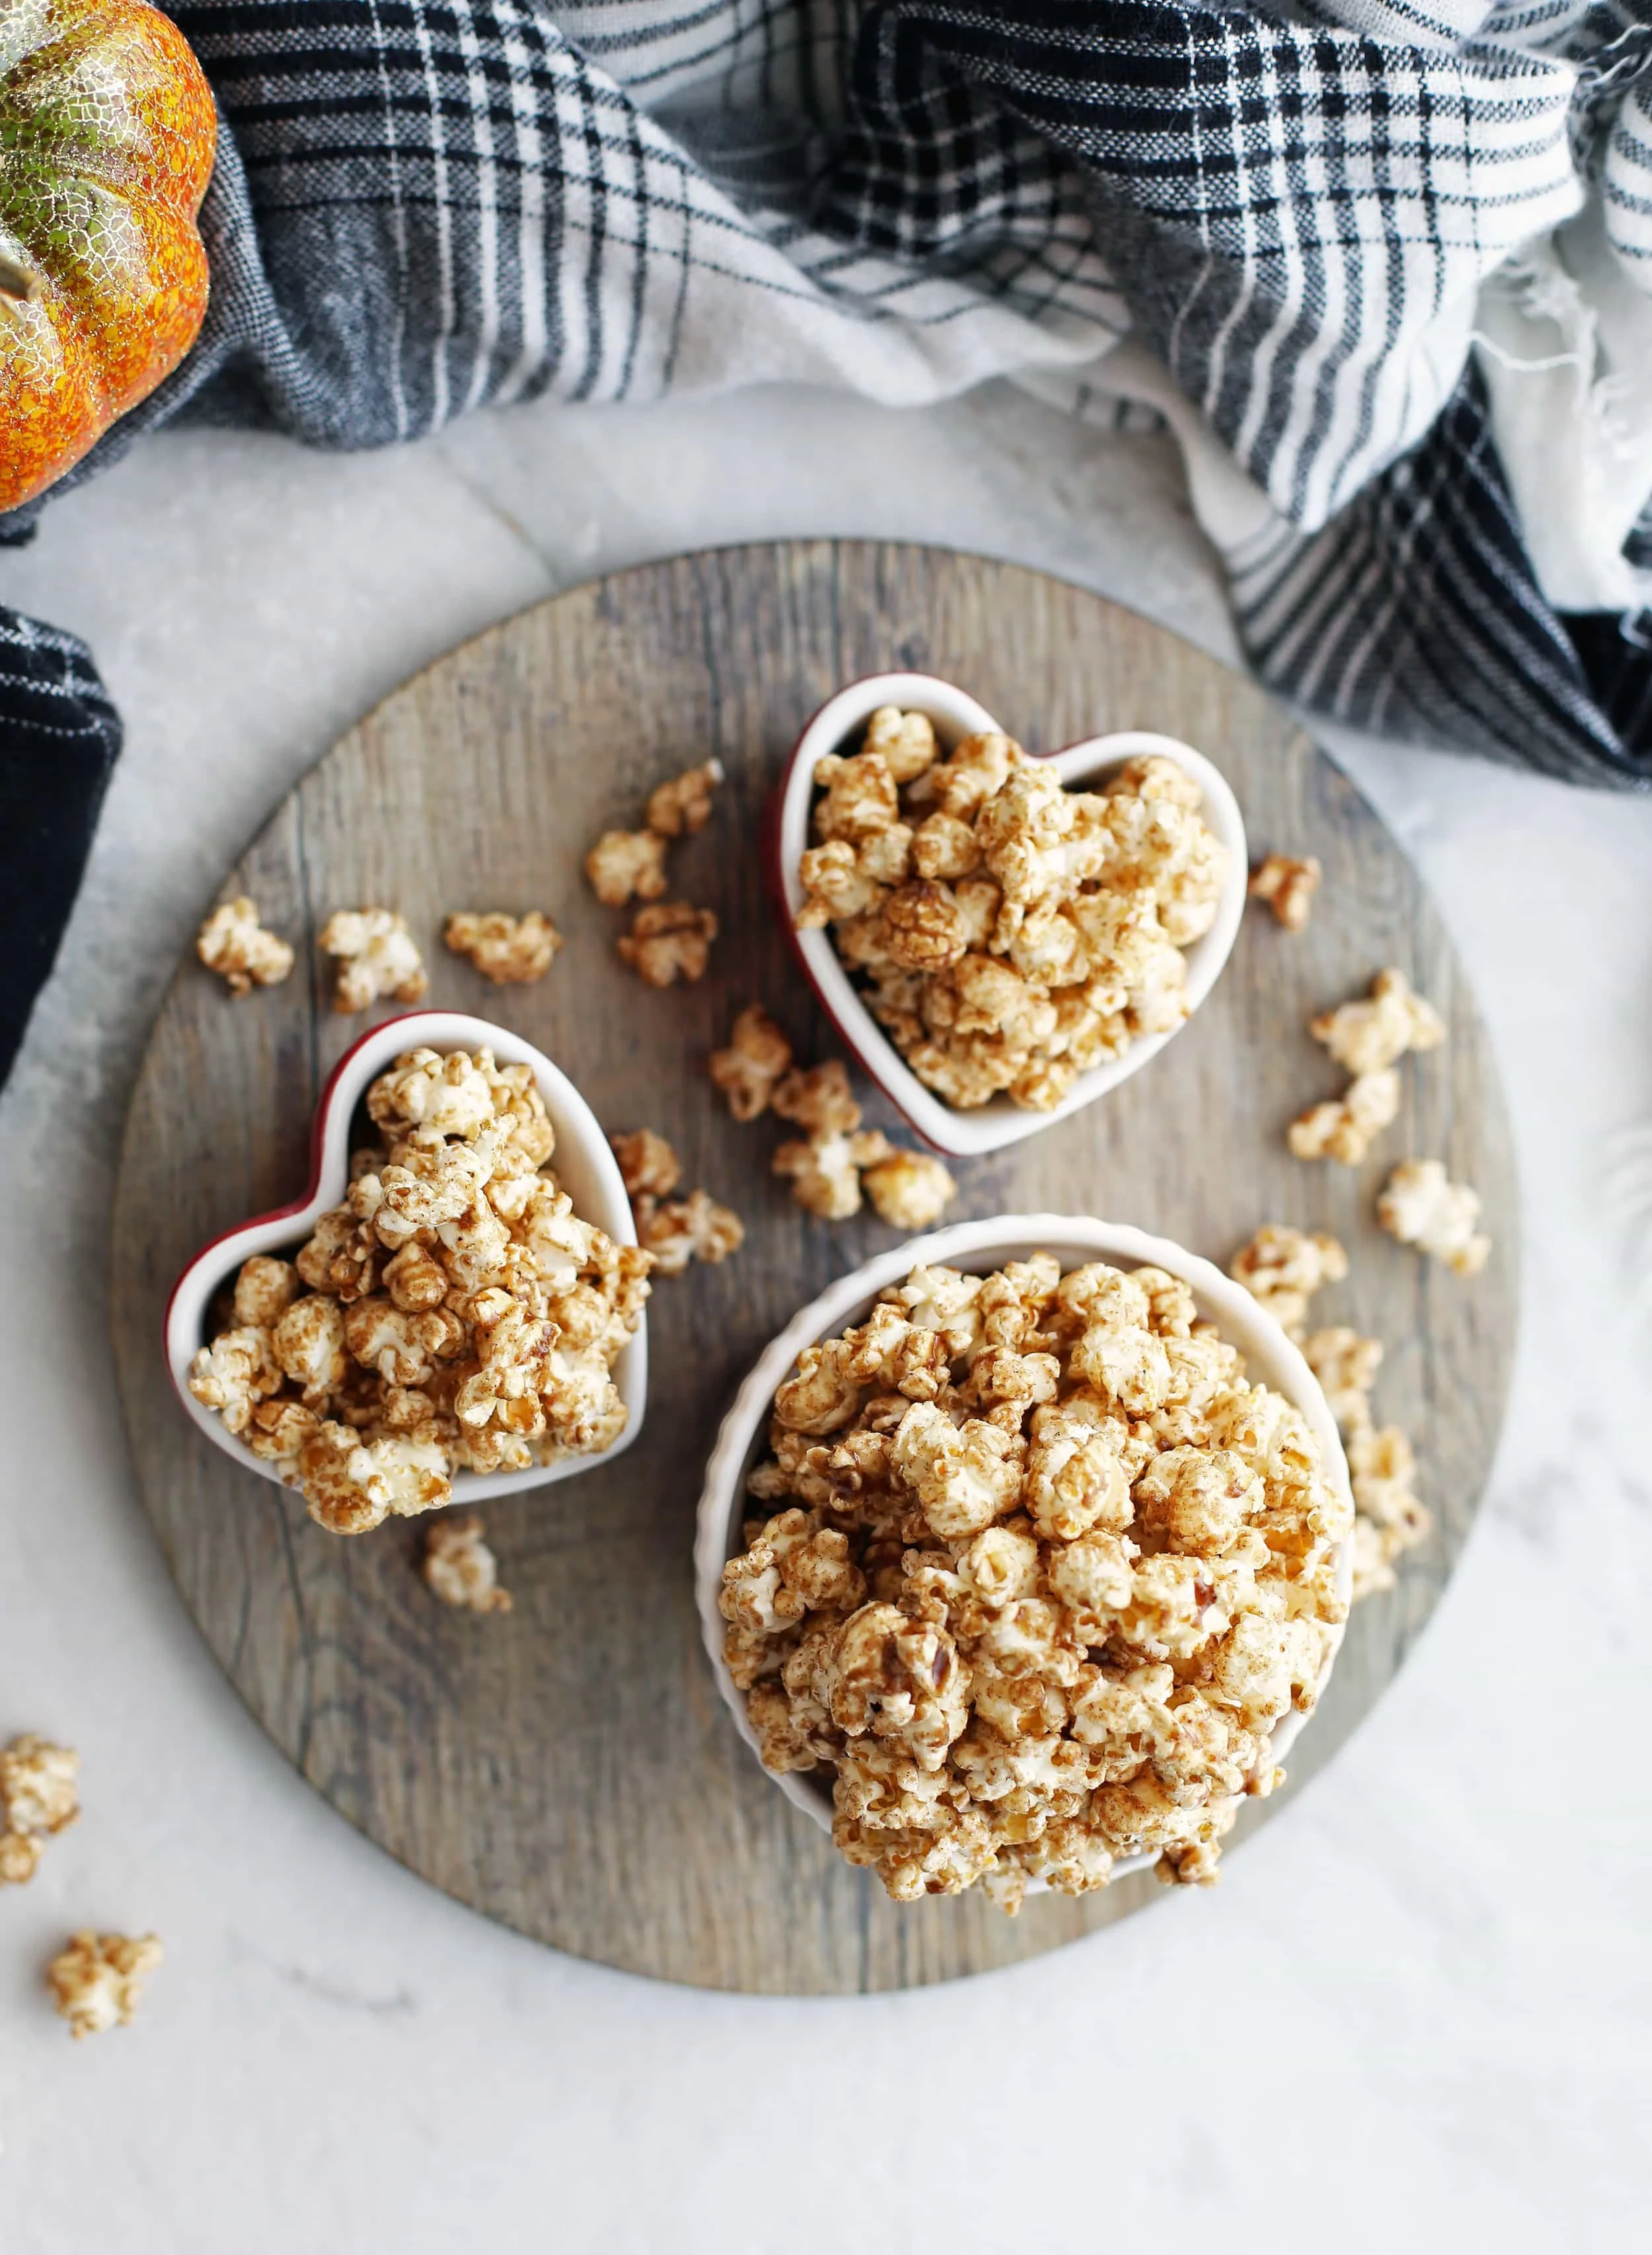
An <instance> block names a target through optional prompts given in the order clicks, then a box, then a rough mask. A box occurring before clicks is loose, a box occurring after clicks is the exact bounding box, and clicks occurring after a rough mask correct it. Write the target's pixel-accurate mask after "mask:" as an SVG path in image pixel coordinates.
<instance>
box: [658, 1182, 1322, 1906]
mask: <svg viewBox="0 0 1652 2255" xmlns="http://www.w3.org/2000/svg"><path fill="white" fill-rule="evenodd" d="M1034 1253H1053V1254H1055V1256H1056V1258H1057V1259H1058V1261H1060V1262H1061V1265H1062V1267H1063V1268H1064V1269H1067V1268H1080V1267H1082V1265H1083V1264H1084V1263H1085V1262H1086V1261H1111V1262H1112V1263H1113V1264H1114V1267H1115V1268H1164V1269H1168V1270H1169V1272H1170V1275H1172V1276H1179V1277H1181V1278H1182V1279H1183V1281H1184V1282H1185V1283H1186V1284H1188V1285H1189V1286H1190V1287H1191V1289H1192V1294H1193V1297H1194V1300H1195V1302H1196V1303H1197V1304H1198V1307H1199V1313H1200V1315H1201V1316H1205V1317H1208V1318H1209V1319H1210V1320H1211V1322H1213V1323H1214V1324H1217V1325H1218V1326H1219V1327H1220V1331H1221V1334H1222V1336H1223V1338H1226V1339H1227V1341H1228V1342H1229V1344H1230V1345H1234V1346H1236V1347H1237V1348H1238V1349H1239V1350H1240V1352H1241V1354H1242V1355H1243V1356H1244V1358H1245V1367H1246V1375H1247V1376H1248V1378H1250V1379H1251V1380H1253V1381H1260V1382H1261V1383H1262V1384H1263V1385H1267V1386H1271V1387H1274V1388H1275V1389H1276V1391H1277V1392H1278V1393H1281V1394H1284V1395H1285V1396H1286V1397H1287V1398H1288V1399H1289V1400H1290V1401H1294V1402H1295V1403H1296V1405H1297V1408H1299V1409H1300V1410H1301V1411H1302V1413H1303V1415H1304V1416H1305V1417H1306V1418H1307V1420H1308V1422H1309V1423H1310V1424H1311V1426H1312V1428H1313V1432H1314V1437H1315V1438H1316V1439H1317V1440H1318V1444H1319V1447H1320V1450H1321V1451H1322V1453H1323V1456H1324V1458H1325V1466H1326V1469H1327V1472H1329V1474H1330V1477H1331V1478H1332V1479H1333V1480H1335V1481H1336V1483H1337V1485H1338V1486H1339V1487H1340V1488H1341V1489H1342V1491H1343V1493H1344V1494H1345V1495H1346V1494H1348V1493H1349V1487H1348V1467H1347V1461H1346V1458H1345V1457H1344V1455H1343V1452H1342V1442H1341V1438H1340V1436H1339V1434H1338V1431H1337V1424H1336V1420H1335V1418H1334V1417H1333V1416H1332V1414H1331V1411H1330V1408H1329V1406H1328V1405H1327V1403H1326V1401H1325V1395H1324V1394H1323V1393H1322V1392H1321V1390H1320V1387H1319V1381H1318V1379H1316V1378H1315V1376H1314V1374H1313V1373H1312V1371H1311V1370H1310V1369H1309V1367H1308V1366H1307V1364H1306V1363H1305V1362H1304V1360H1303V1358H1302V1354H1301V1351H1300V1350H1299V1349H1298V1348H1297V1347H1296V1346H1295V1345H1292V1343H1291V1341H1290V1339H1288V1338H1286V1337H1285V1334H1284V1332H1283V1331H1282V1330H1281V1329H1280V1327H1279V1325H1278V1324H1276V1322H1275V1321H1274V1319H1273V1317H1271V1316H1270V1315H1269V1314H1268V1313H1267V1312H1266V1310H1264V1309H1262V1307H1260V1306H1259V1305H1258V1303H1256V1302H1255V1300H1254V1299H1253V1298H1252V1297H1251V1296H1250V1294H1249V1293H1248V1291H1247V1290H1246V1289H1245V1288H1244V1286H1243V1285H1242V1284H1236V1283H1235V1282H1234V1280H1233V1278H1232V1277H1231V1276H1225V1275H1223V1274H1222V1272H1221V1270H1220V1268H1216V1267H1215V1266H1214V1265H1213V1263H1212V1262H1210V1261H1204V1260H1201V1259H1200V1258H1199V1254H1196V1253H1189V1252H1187V1251H1186V1250H1185V1248H1184V1247H1182V1246H1179V1245H1176V1244H1173V1243H1172V1242H1171V1241H1170V1239H1169V1238H1167V1237H1149V1235H1148V1234H1147V1233H1146V1232H1145V1231H1144V1230H1140V1229H1132V1228H1130V1227H1128V1226H1127V1225H1125V1224H1124V1223H1121V1222H1113V1221H1098V1220H1095V1219H1093V1218H1092V1217H1090V1216H1088V1215H1085V1214H1062V1213H1002V1214H997V1215H995V1216H994V1217H993V1219H990V1220H988V1221H961V1222H959V1223H957V1224H955V1225H954V1226H953V1227H952V1228H950V1229H938V1230H935V1231H934V1232H932V1233H931V1234H930V1235H929V1236H927V1237H918V1238H913V1239H911V1240H909V1241H908V1242H907V1243H906V1244H904V1245H899V1246H896V1248H895V1249H894V1251H893V1252H890V1253H880V1254H878V1256H877V1257H876V1259H875V1260H873V1261H867V1262H866V1263H865V1264H864V1266H863V1267H861V1268H856V1269H855V1270H854V1272H853V1274H851V1275H847V1276H840V1278H839V1279H838V1281H837V1282H836V1283H835V1284H833V1285H831V1286H829V1287H828V1288H827V1289H826V1291H824V1292H822V1293H821V1295H820V1296H819V1299H816V1300H812V1301H811V1302H810V1303H809V1305H808V1306H807V1307H806V1308H804V1309H803V1310H800V1311H799V1313H798V1315H797V1316H795V1317H793V1318H792V1320H791V1323H790V1324H787V1326H786V1328H785V1330H784V1331H782V1332H781V1333H780V1335H779V1337H778V1338H777V1339H775V1340H774V1341H773V1342H772V1343H771V1344H770V1345H769V1346H767V1347H765V1348H764V1350H763V1353H762V1354H761V1355H760V1356H759V1357H758V1359H757V1360H756V1363H755V1364H754V1365H753V1366H752V1369H751V1372H750V1374H749V1376H748V1377H747V1379H746V1380H745V1382H744V1384H743V1385H742V1387H741V1388H740V1391H739V1393H738V1394H736V1395H735V1400H734V1404H733V1406H732V1408H730V1409H729V1411H728V1416H726V1417H725V1418H724V1419H723V1422H722V1424H721V1428H720V1430H719V1431H718V1435H717V1441H716V1445H715V1447H714V1449H713V1451H712V1454H711V1460H710V1462H709V1463H708V1464H707V1465H706V1484H705V1486H704V1487H703V1488H702V1489H701V1491H700V1498H699V1517H698V1520H697V1521H696V1524H695V1531H694V1591H695V1599H696V1603H697V1604H698V1605H699V1625H700V1634H701V1636H702V1638H703V1639H704V1640H705V1646H706V1655H707V1657H708V1658H709V1659H710V1661H711V1665H712V1673H713V1674H714V1675H715V1677H716V1678H717V1688H718V1689H719V1690H720V1691H721V1694H722V1697H723V1703H724V1704H725V1705H726V1706H727V1707H728V1711H729V1713H730V1714H731V1715H732V1716H733V1717H734V1719H735V1729H736V1730H737V1731H738V1732H740V1735H741V1737H742V1739H744V1740H745V1742H746V1744H747V1746H749V1747H750V1749H751V1753H752V1759H753V1760H758V1761H760V1760H761V1757H760V1756H759V1754H758V1752H757V1739H756V1733H755V1732H754V1731H753V1730H752V1727H751V1725H750V1723H749V1720H748V1719H747V1715H746V1703H745V1700H744V1697H742V1694H741V1693H740V1692H739V1691H738V1690H736V1689H735V1683H734V1679H733V1678H732V1676H731V1675H729V1673H728V1662H727V1661H725V1660H724V1658H723V1629H724V1623H723V1618H722V1615H721V1613H720V1612H718V1610H717V1594H718V1591H719V1590H720V1589H721V1585H722V1570H723V1568H724V1566H725V1565H726V1564H727V1563H728V1560H729V1559H730V1558H732V1557H735V1556H736V1555H737V1554H738V1553H739V1551H740V1550H741V1549H742V1547H743V1546H742V1542H741V1523H742V1521H743V1520H744V1519H746V1518H747V1517H748V1516H749V1515H751V1511H750V1506H749V1499H748V1497H747V1495H746V1476H747V1474H748V1473H749V1472H750V1470H751V1469H752V1466H753V1465H754V1463H755V1462H756V1459H757V1458H759V1457H760V1455H761V1454H762V1453H763V1450H764V1448H765V1446H766V1443H767V1437H768V1430H769V1418H770V1412H771V1410H772V1408H773V1407H774V1397H775V1393H776V1390H777V1387H779V1386H780V1385H781V1383H782V1381H783V1380H785V1379H787V1378H789V1377H790V1376H791V1371H792V1367H793V1366H794V1365H795V1363H796V1362H797V1359H798V1354H799V1353H800V1352H801V1351H802V1350H803V1349H804V1348H805V1346H812V1345H815V1343H816V1342H817V1341H818V1340H819V1339H823V1338H834V1337H836V1336H837V1335H838V1334H839V1333H840V1332H841V1331H844V1330H846V1329H847V1327H848V1326H849V1325H850V1324H857V1323H861V1322H863V1321H864V1320H865V1318H866V1316H867V1313H868V1310H869V1309H870V1308H871V1306H872V1303H873V1302H874V1301H875V1299H876V1297H877V1296H878V1294H879V1293H880V1292H882V1291H883V1290H885V1289H887V1288H888V1287H889V1285H891V1284H898V1283H900V1282H902V1280H903V1278H904V1277H905V1276H906V1275H907V1274H908V1273H909V1271H910V1270H911V1269H913V1268H917V1266H918V1265H919V1264H920V1263H931V1264H945V1265H946V1267H948V1268H961V1269H963V1270H964V1271H965V1272H966V1273H967V1274H969V1275H985V1274H987V1273H988V1271H990V1270H992V1269H994V1268H1002V1267H1003V1265H1004V1263H1005V1262H1006V1261H1024V1260H1026V1259H1027V1258H1028V1257H1029V1255H1030V1254H1034ZM1337 1587H1338V1589H1339V1591H1340V1592H1341V1594H1342V1597H1343V1598H1344V1600H1345V1602H1346V1600H1347V1599H1348V1598H1350V1597H1351V1596H1352V1593H1353V1542H1352V1541H1351V1540H1350V1541H1346V1542H1343V1543H1342V1544H1341V1545H1340V1546H1339V1550H1338V1554H1337ZM1341 1642H1342V1630H1341V1629H1340V1628H1339V1629H1338V1630H1337V1631H1336V1633H1335V1635H1334V1638H1333V1640H1332V1645H1331V1648H1330V1650H1329V1652H1328V1653H1327V1654H1326V1656H1325V1668H1324V1669H1323V1671H1322V1672H1321V1675H1320V1678H1319V1684H1318V1689H1319V1690H1320V1691H1321V1692H1323V1691H1324V1689H1325V1685H1326V1683H1327V1682H1329V1681H1330V1676H1331V1670H1332V1664H1333V1663H1334V1661H1335V1659H1336V1655H1337V1651H1338V1648H1339V1646H1340V1644H1341ZM1307 1720H1308V1717H1307V1716H1306V1715H1304V1714H1300V1713H1298V1712H1297V1711H1296V1710H1295V1709H1293V1710H1292V1711H1290V1713H1289V1714H1287V1715H1284V1716H1283V1717H1282V1718H1280V1720H1279V1721H1278V1723H1276V1725H1275V1726H1274V1731H1273V1735H1272V1738H1271V1739H1270V1740H1269V1757H1270V1760H1273V1761H1275V1762H1278V1761H1282V1760H1283V1759H1284V1757H1285V1755H1286V1754H1287V1753H1289V1752H1290V1748H1291V1746H1293V1745H1294V1744H1295V1742H1296V1739H1297V1733H1298V1732H1300V1731H1301V1729H1302V1728H1303V1726H1304V1724H1305V1723H1306V1722H1307ZM763 1774H764V1775H765V1776H766V1777H768V1778H769V1780H770V1783H771V1784H773V1785H774V1786H776V1787H777V1788H778V1789H779V1790H780V1791H781V1792H782V1793H784V1795H785V1796H786V1799H787V1800H788V1801H789V1802H791V1804H792V1806H793V1807H794V1808H795V1809H801V1810H802V1811H803V1813H804V1815H805V1816H807V1817H808V1818H809V1819H810V1820H811V1821H812V1823H816V1824H818V1825H819V1826H820V1827H821V1829H822V1830H826V1831H829V1830H831V1825H832V1791H831V1783H830V1780H829V1777H828V1776H827V1775H826V1773H824V1772H822V1771H819V1770H814V1771H804V1772H802V1773H800V1774H793V1775H791V1776H787V1777H776V1776H774V1774H773V1773H772V1772H770V1771H767V1770H765V1771H764V1773H763ZM1154 1860H1155V1858H1153V1857H1152V1856H1150V1855H1147V1856H1137V1857H1131V1858H1127V1859H1125V1860H1123V1861H1121V1862H1120V1863H1119V1864H1117V1865H1114V1875H1115V1877H1121V1876H1122V1875H1123V1874H1124V1873H1125V1872H1132V1871H1138V1870H1145V1869H1146V1868H1147V1867H1148V1866H1149V1865H1151V1864H1152V1863H1153V1862H1154ZM1038 1884H1039V1886H1042V1884H1043V1883H1042V1882H1039V1883H1038Z"/></svg>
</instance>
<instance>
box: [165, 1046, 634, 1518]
mask: <svg viewBox="0 0 1652 2255" xmlns="http://www.w3.org/2000/svg"><path fill="white" fill-rule="evenodd" d="M311 1148H312V1173H311V1184H310V1188H309V1191H307V1193H306V1196H305V1198H303V1199H302V1200H301V1201H300V1202H299V1204H298V1205H292V1206H285V1207H282V1208H281V1209H280V1210H279V1211H278V1212H274V1213H268V1214H262V1215H260V1216H258V1217H257V1219H255V1220H252V1221H250V1222H246V1223H244V1224H243V1226H241V1227H240V1228H238V1229H235V1230H231V1231H230V1232H229V1233H228V1234H227V1235H226V1236H223V1237H221V1238H218V1239H217V1240H214V1243H212V1244H211V1245H209V1246H207V1247H206V1248H205V1249H204V1250H203V1251H202V1252H200V1253H199V1254H197V1255H196V1257H195V1259H194V1260H193V1261H191V1263H190V1265H189V1267H188V1268H186V1270H185V1271H184V1273H183V1275H181V1276H180V1277H179V1280H178V1282H177V1284H176V1285H175V1286H174V1287H173V1289H172V1300H171V1303H170V1304H169V1306H168V1308H167V1311H166V1325H165V1344H166V1358H167V1363H168V1366H169V1367H170V1369H171V1372H172V1382H173V1384H174V1385H175V1387H177V1389H178V1394H179V1400H180V1401H182V1403H183V1405H184V1407H185V1408H186V1411H187V1412H188V1414H189V1416H191V1417H192V1418H193V1420H194V1422H195V1423H196V1424H197V1425H198V1426H200V1429H201V1430H202V1431H203V1432H204V1433H206V1434H207V1435H208V1436H209V1437H210V1438H211V1439H212V1440H213V1441H214V1442H215V1443H216V1444H217V1445H218V1446H219V1447H221V1448H222V1449H225V1450H227V1451H228V1452H229V1454H231V1455H232V1456H233V1457H235V1459H236V1461H237V1462H239V1463H241V1464H244V1465H247V1466H248V1467H249V1469H250V1470H251V1471H253V1472H257V1473H259V1474H261V1475H262V1477H263V1478H264V1479H271V1480H276V1481H279V1482H280V1483H281V1484H282V1485H284V1486H288V1487H292V1488H296V1489H298V1490H299V1492H300V1493H302V1495H303V1497H304V1499H305V1501H306V1505H307V1506H308V1508H309V1512H310V1515H311V1517H312V1518H313V1519H314V1520H316V1521H318V1522H319V1523H320V1525H321V1526H323V1527H326V1528H329V1529H330V1530H331V1531H332V1532H334V1533H335V1534H341V1535H357V1534H363V1533H365V1532H367V1531H368V1530H369V1528H374V1527H376V1526H377V1525H379V1524H380V1522H381V1521H383V1520H384V1519H385V1518H387V1517H390V1516H393V1515H394V1516H402V1517H409V1516H412V1515H414V1514H418V1513H421V1512H425V1511H434V1510H439V1509H440V1508H442V1507H443V1506H445V1505H446V1504H449V1503H452V1502H455V1501H459V1502H469V1501H473V1500H481V1499H482V1497H484V1496H490V1495H499V1494H503V1493H509V1492H510V1491H512V1490H515V1489H517V1488H526V1487H536V1486H540V1485H542V1484H543V1483H545V1482H547V1481H551V1480H560V1479H569V1478H571V1477H572V1476H573V1474H574V1473H576V1472H584V1471H586V1470H587V1469H588V1468H589V1467H590V1466H591V1465H595V1464H600V1463H603V1462H606V1461H607V1459H608V1458H611V1457H615V1456H617V1455H618V1454H619V1453H620V1451H622V1450H623V1449H626V1448H628V1447H629V1445H630V1444H631V1442H632V1441H633V1440H634V1439H635V1438H636V1434H637V1431H638V1430H639V1428H640V1427H641V1424H642V1421H643V1406H644V1402H645V1399H646V1394H647V1385H648V1346H647V1335H646V1331H645V1328H644V1324H643V1303H644V1301H645V1300H646V1299H647V1296H648V1290H649V1286H648V1272H649V1269H650V1266H651V1265H652V1256H651V1255H650V1254H647V1253H644V1252H642V1251H640V1250H639V1249H638V1247H637V1242H636V1228H635V1226H634V1224H633V1220H632V1216H631V1207H630V1202H629V1198H627V1195H626V1191H625V1185H624V1183H623V1181H622V1178H621V1176H620V1170H619V1167H618V1164H617V1163H616V1162H615V1157H614V1154H613V1152H612V1151H611V1150H610V1149H609V1148H608V1140H607V1138H606V1137H605V1136H604V1135H603V1133H602V1130H601V1127H599V1126H598V1124H597V1121H596V1119H595V1116H594V1114H593V1113H592V1111H591V1109H590V1106H588V1105H587V1103H586V1102H585V1099H583V1098H582V1097H581V1096H580V1092H579V1091H578V1090H577V1089H576V1088H575V1087H574V1085H573V1082H572V1081H570V1080H569V1079H568V1078H567V1077H566V1074H564V1073H562V1072H559V1071H558V1069H557V1068H556V1066H555V1065H554V1064H552V1062H551V1060H550V1059H549V1058H548V1057H545V1056H543V1055H542V1054H541V1052H540V1051H539V1050H536V1049H535V1048H533V1047H532V1046H531V1043H527V1042H524V1041H523V1040H521V1039H520V1038H519V1037H518V1036H517V1035H515V1034H511V1033H509V1032H507V1031H506V1029H504V1028H503V1027H502V1026H495V1025H490V1024H489V1023H488V1022H485V1021H484V1020H482V1019H480V1018H474V1017H469V1016H466V1015H462V1014H460V1013H459V1012H456V1011H449V1010H422V1011H416V1012H413V1013H411V1014H410V1015H407V1016H404V1017H400V1018H396V1019H392V1020H391V1021H390V1022H389V1023H388V1024H385V1025H382V1026H378V1027H376V1028H375V1029H373V1031H372V1032H371V1033H369V1034H367V1035H364V1036H363V1037H362V1040H360V1041H359V1042H357V1043H356V1044H355V1047H354V1048H353V1049H351V1050H348V1052H347V1053H346V1055H345V1056H344V1057H343V1058H342V1059H341V1062H340V1064H339V1065H338V1067H337V1069H336V1070H335V1071H334V1074H333V1077H332V1078H331V1080H330V1081H329V1082H328V1083H327V1089H326V1092H325V1093H324V1094H323V1096H322V1098H321V1101H320V1106H318V1108H317V1112H316V1119H315V1127H314V1131H313V1141H312V1147H311Z"/></svg>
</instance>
